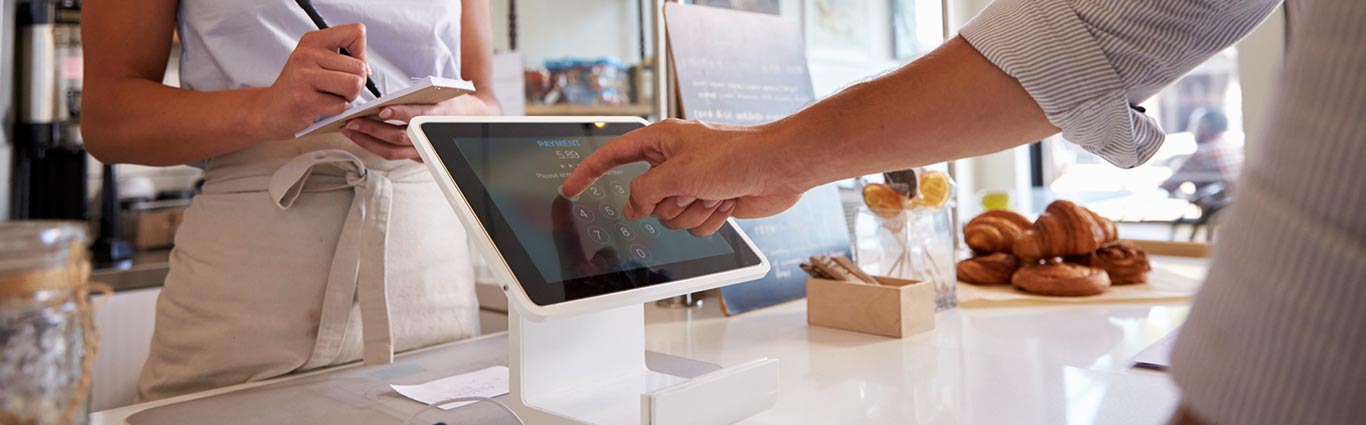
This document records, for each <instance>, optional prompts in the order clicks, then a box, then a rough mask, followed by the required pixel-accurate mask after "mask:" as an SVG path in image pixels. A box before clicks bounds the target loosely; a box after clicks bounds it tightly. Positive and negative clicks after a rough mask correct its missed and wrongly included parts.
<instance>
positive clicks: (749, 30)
mask: <svg viewBox="0 0 1366 425" xmlns="http://www.w3.org/2000/svg"><path fill="white" fill-rule="evenodd" d="M664 20H665V25H666V27H665V29H666V30H667V31H668V35H669V53H670V54H671V58H672V60H673V70H674V76H675V77H676V79H677V81H676V82H677V87H678V96H679V100H680V101H681V106H682V108H681V109H680V111H681V112H682V115H683V117H684V118H688V119H695V120H702V121H708V122H718V123H725V124H739V125H753V124H762V123H766V122H770V121H774V120H777V119H778V118H782V117H785V116H787V115H789V114H791V113H793V112H796V111H797V110H798V109H801V108H802V107H804V106H806V105H807V104H809V103H811V101H812V100H814V99H815V95H814V94H813V93H814V92H813V90H812V88H811V73H810V71H809V70H808V69H807V67H806V48H805V46H804V44H803V42H802V27H801V22H798V21H797V20H796V19H792V18H782V17H778V16H773V15H767V14H760V13H753V12H741V11H736V10H730V9H720V8H714V7H707V6H693V5H686V4H679V3H669V4H666V5H664Z"/></svg>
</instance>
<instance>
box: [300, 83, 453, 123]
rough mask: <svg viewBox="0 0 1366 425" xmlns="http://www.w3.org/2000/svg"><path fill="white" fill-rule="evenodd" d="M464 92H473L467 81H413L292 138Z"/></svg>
mask: <svg viewBox="0 0 1366 425" xmlns="http://www.w3.org/2000/svg"><path fill="white" fill-rule="evenodd" d="M468 93H474V83H472V82H469V81H463V80H454V79H450V78H441V77H423V78H415V79H413V81H412V84H411V85H409V86H408V87H405V88H403V89H402V90H398V91H394V92H390V93H389V94H386V95H384V97H381V98H379V99H375V100H372V101H369V102H366V103H363V104H360V105H357V106H353V107H351V109H347V110H346V112H342V113H341V114H338V115H333V116H331V117H327V118H324V119H323V120H321V121H318V122H316V123H314V124H313V125H311V126H308V128H305V129H304V130H303V131H300V132H298V133H294V137H304V136H311V135H314V134H322V133H330V132H335V131H339V130H341V127H342V125H343V124H345V123H346V122H347V121H350V120H352V119H355V118H363V117H373V116H378V115H379V111H380V108H383V107H385V106H389V105H404V104H415V105H427V104H433V103H441V102H444V101H447V100H450V99H454V98H456V97H458V96H461V95H464V94H468Z"/></svg>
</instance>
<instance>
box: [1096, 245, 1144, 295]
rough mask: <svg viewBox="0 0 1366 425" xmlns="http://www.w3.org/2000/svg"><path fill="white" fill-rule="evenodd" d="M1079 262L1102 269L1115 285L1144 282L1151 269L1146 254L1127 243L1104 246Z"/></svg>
mask: <svg viewBox="0 0 1366 425" xmlns="http://www.w3.org/2000/svg"><path fill="white" fill-rule="evenodd" d="M1080 262H1081V263H1083V264H1087V265H1090V266H1092V267H1099V268H1101V269H1104V270H1105V273H1106V274H1108V275H1110V283H1112V284H1115V285H1127V284H1131V283H1143V282H1146V281H1147V280H1148V277H1147V274H1148V271H1149V270H1152V269H1153V267H1152V265H1151V264H1149V263H1148V253H1146V252H1143V249H1142V248H1139V247H1136V246H1133V245H1130V244H1127V243H1116V244H1110V245H1106V246H1105V247H1102V248H1101V249H1099V250H1097V251H1096V252H1095V253H1093V254H1091V255H1089V256H1086V257H1084V260H1083V261H1080Z"/></svg>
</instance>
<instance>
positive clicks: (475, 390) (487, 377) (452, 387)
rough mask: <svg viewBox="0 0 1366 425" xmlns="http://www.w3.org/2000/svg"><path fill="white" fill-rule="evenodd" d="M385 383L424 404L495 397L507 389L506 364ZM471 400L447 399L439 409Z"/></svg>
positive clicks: (448, 408)
mask: <svg viewBox="0 0 1366 425" xmlns="http://www.w3.org/2000/svg"><path fill="white" fill-rule="evenodd" d="M389 387H390V388H393V389H394V391H398V393H399V394H403V396H404V397H408V398H410V399H413V400H417V401H419V402H421V403H423V404H428V405H430V404H433V403H437V402H440V401H441V400H449V399H453V398H457V397H474V396H479V397H497V396H500V395H503V394H507V393H508V368H507V366H493V367H490V368H487V369H481V370H476V371H474V372H469V373H465V374H460V375H455V376H452V377H449V378H441V379H438V380H435V381H431V382H428V383H425V384H418V385H389ZM471 403H474V402H473V401H462V402H456V403H447V404H444V405H442V406H440V407H441V409H442V410H451V409H454V408H457V407H460V406H464V405H467V404H471Z"/></svg>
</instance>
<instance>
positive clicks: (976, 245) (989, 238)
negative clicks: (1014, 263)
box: [963, 210, 1031, 254]
mask: <svg viewBox="0 0 1366 425" xmlns="http://www.w3.org/2000/svg"><path fill="white" fill-rule="evenodd" d="M1030 225H1031V223H1030V222H1029V219H1027V218H1025V217H1024V216H1022V215H1020V214H1019V213H1016V212H1014V211H1008V210H993V211H987V212H984V213H982V215H979V216H977V217H976V218H973V219H972V220H971V221H968V224H967V225H966V226H963V239H964V241H966V242H967V244H968V247H969V248H972V250H973V251H976V252H977V253H979V254H987V253H993V252H1011V249H1012V248H1014V246H1015V240H1016V239H1019V238H1020V235H1023V234H1024V231H1025V229H1028V228H1029V227H1030Z"/></svg>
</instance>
